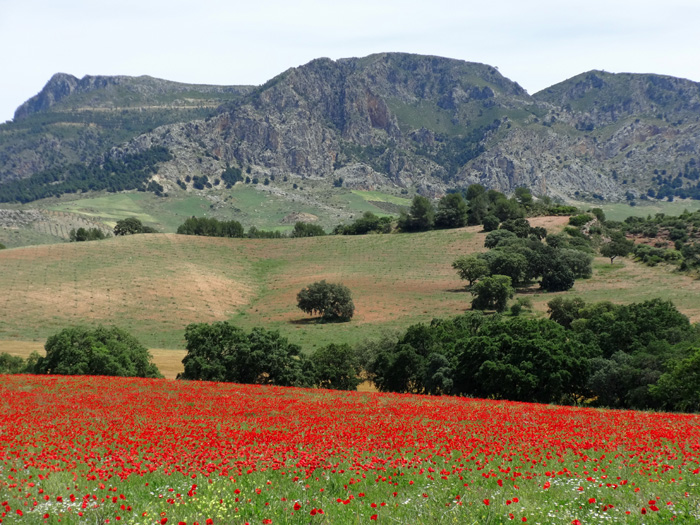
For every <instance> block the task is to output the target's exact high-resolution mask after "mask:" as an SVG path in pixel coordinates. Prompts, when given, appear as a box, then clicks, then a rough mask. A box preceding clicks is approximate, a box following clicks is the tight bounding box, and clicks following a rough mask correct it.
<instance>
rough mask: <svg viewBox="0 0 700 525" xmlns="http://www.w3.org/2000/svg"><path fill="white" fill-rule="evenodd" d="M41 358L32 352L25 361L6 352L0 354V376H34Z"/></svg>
mask: <svg viewBox="0 0 700 525" xmlns="http://www.w3.org/2000/svg"><path fill="white" fill-rule="evenodd" d="M40 357H41V356H40V355H39V353H38V352H36V351H34V352H32V353H31V354H29V357H27V359H22V358H21V357H20V356H18V355H11V354H8V353H7V352H0V374H35V373H36V364H37V363H38V362H39V358H40Z"/></svg>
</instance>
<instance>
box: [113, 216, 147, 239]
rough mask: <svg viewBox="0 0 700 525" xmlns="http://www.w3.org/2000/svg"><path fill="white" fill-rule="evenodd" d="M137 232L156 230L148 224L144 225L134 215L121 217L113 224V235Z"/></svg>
mask: <svg viewBox="0 0 700 525" xmlns="http://www.w3.org/2000/svg"><path fill="white" fill-rule="evenodd" d="M137 233H156V230H155V229H153V228H151V227H150V226H144V225H143V223H142V222H141V221H140V220H139V219H137V218H136V217H128V218H126V219H121V220H119V221H117V224H116V225H115V226H114V235H135V234H137Z"/></svg>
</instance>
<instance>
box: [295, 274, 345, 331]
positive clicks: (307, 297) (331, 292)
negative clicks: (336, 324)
mask: <svg viewBox="0 0 700 525" xmlns="http://www.w3.org/2000/svg"><path fill="white" fill-rule="evenodd" d="M297 306H298V307H299V308H300V309H301V310H302V311H304V312H306V313H307V314H311V315H313V314H314V313H317V314H319V315H320V316H321V318H322V319H323V320H324V321H349V320H350V319H351V318H352V316H353V314H354V313H355V305H354V304H353V302H352V296H351V293H350V290H349V289H348V288H347V287H346V286H344V285H342V284H339V283H327V282H326V281H325V280H323V281H320V282H315V283H313V284H310V285H309V286H307V287H306V288H304V289H302V290H300V291H299V293H298V294H297Z"/></svg>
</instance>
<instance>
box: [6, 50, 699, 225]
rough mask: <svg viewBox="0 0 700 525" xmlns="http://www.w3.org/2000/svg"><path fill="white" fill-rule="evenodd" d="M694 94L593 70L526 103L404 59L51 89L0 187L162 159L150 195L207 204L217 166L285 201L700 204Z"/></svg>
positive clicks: (11, 135)
mask: <svg viewBox="0 0 700 525" xmlns="http://www.w3.org/2000/svg"><path fill="white" fill-rule="evenodd" d="M699 86H700V85H699V84H697V83H695V82H691V81H689V80H683V79H677V78H672V77H666V76H661V75H652V74H646V75H637V74H611V73H605V72H601V71H592V72H588V73H583V74H581V75H578V76H576V77H573V78H571V79H569V80H566V81H564V82H561V83H560V84H557V85H555V86H552V87H550V88H548V89H545V90H543V91H541V92H540V93H536V94H534V95H532V96H531V95H529V94H528V93H527V92H525V90H523V89H522V88H521V87H520V86H519V85H518V84H517V83H515V82H513V81H511V80H509V79H507V78H505V77H503V76H502V75H501V74H500V73H499V72H498V71H497V69H496V68H493V67H491V66H488V65H485V64H476V63H470V62H464V61H460V60H453V59H445V58H440V57H431V56H420V55H410V54H403V53H382V54H377V55H371V56H368V57H364V58H349V59H341V60H337V61H333V60H330V59H317V60H313V61H312V62H310V63H308V64H306V65H303V66H300V67H297V68H291V69H289V70H287V71H285V72H284V73H282V74H280V75H278V76H276V77H275V78H273V79H271V80H270V81H268V82H267V83H265V84H264V85H262V86H259V87H257V88H252V87H216V86H189V85H184V84H177V83H174V82H168V81H162V80H157V79H153V78H150V77H138V78H130V77H85V78H83V79H81V80H78V79H76V78H74V77H71V76H70V75H65V74H58V75H56V76H54V77H53V78H52V79H51V81H50V82H49V83H48V84H47V86H46V87H45V88H44V89H43V90H42V92H41V93H40V94H38V95H37V96H35V97H33V98H32V99H30V100H29V101H27V102H26V103H25V104H23V105H22V106H21V107H20V108H19V109H18V110H17V113H16V116H15V120H14V121H13V122H10V123H6V124H3V125H0V138H2V140H1V141H0V145H1V146H0V181H5V183H7V181H10V180H13V179H19V178H26V177H28V176H30V175H32V174H34V173H40V172H41V171H42V170H45V169H47V168H49V167H54V168H55V167H56V166H61V165H65V166H68V165H70V164H71V163H75V162H83V163H87V162H91V161H92V162H94V161H97V162H101V161H102V160H103V159H104V158H105V157H104V155H107V156H108V157H110V158H113V159H120V158H124V156H125V155H129V154H133V153H139V152H143V151H146V150H148V149H149V148H151V147H153V146H163V147H166V148H167V149H168V150H169V151H170V152H171V153H172V155H173V159H172V160H170V161H167V162H163V163H161V164H160V165H159V166H158V167H157V173H156V174H154V176H153V180H154V181H156V182H158V183H159V184H162V185H163V186H164V188H165V191H166V192H168V193H171V194H180V193H181V192H183V191H185V190H186V191H187V192H195V193H197V194H201V195H203V196H206V197H209V198H212V199H216V198H217V196H221V195H225V194H226V188H225V185H224V184H217V183H216V181H219V182H221V181H220V177H221V175H222V173H223V172H224V170H226V169H227V167H230V168H231V169H232V170H233V171H232V172H231V173H238V174H239V175H240V176H241V178H242V179H244V180H245V178H246V177H247V178H248V180H249V181H250V183H251V185H253V183H254V182H255V181H258V182H259V183H260V184H259V185H258V186H257V188H258V189H259V190H260V191H262V192H263V193H264V194H268V195H276V196H278V197H280V198H282V199H286V200H289V201H293V200H296V199H302V200H307V201H315V202H318V201H319V197H318V195H319V193H321V192H324V191H328V192H336V191H337V190H338V189H339V188H341V187H342V188H349V189H364V190H367V189H377V190H381V191H384V192H386V193H392V194H396V195H400V194H401V193H404V194H408V195H410V194H412V193H413V192H415V191H418V192H420V193H423V194H425V195H431V196H439V195H441V194H443V193H444V192H445V191H447V190H449V189H456V188H464V187H466V186H467V185H469V184H471V183H480V184H483V185H485V186H487V187H490V188H495V189H498V190H500V191H504V192H511V191H512V190H513V189H514V188H516V187H518V186H528V187H530V188H531V189H532V190H533V191H534V192H535V193H537V194H548V195H550V196H555V197H560V198H563V199H571V198H576V199H592V198H599V199H606V200H611V201H618V200H622V201H624V200H638V199H640V198H645V197H646V196H647V195H651V196H652V197H656V196H657V195H658V196H659V197H666V196H668V195H669V194H670V195H675V196H697V195H698V191H700V190H697V180H698V177H699V175H698V167H699V166H698V165H697V162H698V159H699V158H700V151H699V148H700V114H699V113H698V111H697V109H698V108H699V107H700V87H699ZM101 159H102V160H101ZM238 170H240V171H238ZM195 177H197V178H195ZM203 177H206V179H204V178H203ZM178 181H179V182H178ZM197 181H199V183H198V182H197ZM264 181H266V183H265V184H262V183H263V182H264ZM239 184H240V183H239ZM198 187H199V188H200V189H197V188H198ZM182 188H185V190H183V189H182ZM302 188H303V189H302ZM331 206H332V205H331ZM336 207H337V209H339V210H341V211H342V210H343V207H342V205H341V206H339V205H336Z"/></svg>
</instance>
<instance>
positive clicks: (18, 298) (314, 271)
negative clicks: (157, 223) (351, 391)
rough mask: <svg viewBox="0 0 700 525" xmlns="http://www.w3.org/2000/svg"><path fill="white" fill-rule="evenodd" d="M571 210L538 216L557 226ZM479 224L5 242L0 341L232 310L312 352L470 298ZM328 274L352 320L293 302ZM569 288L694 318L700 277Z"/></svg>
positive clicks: (179, 335)
mask: <svg viewBox="0 0 700 525" xmlns="http://www.w3.org/2000/svg"><path fill="white" fill-rule="evenodd" d="M565 222H566V218H561V217H559V218H538V219H536V220H533V224H542V225H544V226H545V227H547V228H548V229H549V230H551V231H556V230H557V229H558V228H561V227H563V225H564V224H565ZM484 236H485V234H484V233H482V232H480V231H479V229H478V228H463V229H458V230H445V231H434V232H427V233H419V234H410V235H409V234H399V235H369V236H357V237H353V236H331V237H323V238H319V237H315V238H305V239H276V240H249V239H217V238H204V237H190V236H180V235H174V234H159V235H139V236H130V237H120V238H112V239H108V240H105V241H97V242H89V243H75V244H56V245H46V246H32V247H25V248H16V249H11V250H3V251H2V252H0V265H1V266H2V268H3V269H4V271H3V272H2V273H1V274H0V308H2V311H3V315H2V318H0V341H6V342H7V343H6V344H10V343H14V342H17V341H28V342H34V343H35V344H43V342H44V340H45V338H46V337H47V336H49V335H51V334H53V333H56V332H57V331H59V330H61V329H62V328H64V327H66V326H71V325H76V324H88V325H95V324H99V323H101V324H116V325H118V326H121V327H123V328H125V329H127V330H128V331H130V332H131V333H133V334H134V335H135V336H136V337H138V338H139V339H140V340H141V341H142V342H143V343H144V344H146V345H147V346H149V347H150V348H166V349H183V348H184V343H185V342H184V339H183V333H184V328H185V326H186V325H187V324H189V323H193V322H214V321H223V320H231V321H233V322H235V323H236V325H238V326H240V327H242V328H244V329H250V328H253V327H255V326H263V327H266V328H270V329H278V330H280V331H281V332H282V334H283V335H285V336H287V337H288V338H289V339H290V340H291V341H292V342H294V343H297V344H300V345H301V346H302V347H303V348H304V350H305V351H307V352H310V351H312V350H313V349H314V348H318V347H320V346H323V345H326V344H328V343H331V342H336V343H342V342H347V343H350V344H353V343H357V342H359V341H361V340H363V339H367V338H374V337H378V336H379V335H381V334H382V333H385V332H392V331H396V330H401V329H404V328H406V327H407V326H409V325H410V324H414V323H418V322H429V321H430V320H431V319H433V318H435V317H450V316H454V315H457V314H459V313H462V312H464V311H466V310H467V309H468V308H469V303H470V301H471V296H470V294H469V293H467V292H466V291H465V289H464V284H465V283H464V282H462V281H460V280H459V279H458V277H457V275H456V273H455V272H454V270H453V269H452V267H451V263H452V261H453V260H454V259H455V258H456V257H458V256H459V255H463V254H467V253H473V252H477V251H481V250H483V240H484ZM322 279H325V280H327V281H329V282H342V283H344V284H345V285H346V286H348V287H349V288H350V290H351V291H352V293H353V298H354V302H355V306H356V313H355V317H354V318H353V320H352V321H351V322H349V323H329V324H321V323H317V322H316V319H313V318H310V317H309V316H307V315H306V314H304V313H303V312H301V311H300V310H298V309H297V308H296V294H297V292H298V291H299V290H300V289H301V288H303V287H304V286H306V285H307V284H310V283H312V282H315V281H319V280H322ZM521 293H523V294H524V295H527V296H529V297H530V298H531V299H532V301H533V305H534V310H535V312H534V315H545V312H546V308H547V307H546V303H547V301H549V300H551V299H552V298H553V297H555V296H556V294H552V293H542V292H540V291H539V289H538V288H537V286H534V287H532V288H530V289H525V290H522V291H521ZM565 293H566V294H567V295H570V296H573V295H578V296H580V297H582V298H584V299H585V300H586V301H600V300H611V301H613V302H637V301H643V300H646V299H651V298H654V297H661V298H664V299H671V300H673V301H674V303H675V304H676V305H677V306H678V308H679V309H680V310H681V311H682V312H684V313H685V314H687V315H688V316H689V317H690V318H691V320H693V321H700V301H698V300H697V297H698V294H700V281H697V280H693V279H692V278H690V277H688V276H685V275H683V274H679V273H677V272H674V271H673V270H672V269H670V268H665V267H663V266H659V267H655V268H650V267H647V266H643V265H640V264H636V263H634V262H632V261H631V260H622V261H621V260H619V259H618V260H617V261H616V262H615V264H614V265H611V264H610V263H609V260H607V259H602V258H601V259H597V260H596V261H595V263H594V275H593V277H592V278H591V279H588V280H580V281H577V283H576V285H575V286H574V288H573V290H571V291H569V292H565ZM0 349H2V346H0Z"/></svg>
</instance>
